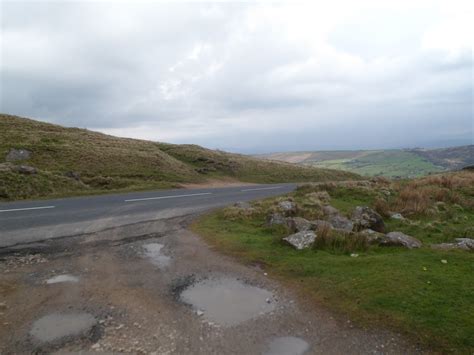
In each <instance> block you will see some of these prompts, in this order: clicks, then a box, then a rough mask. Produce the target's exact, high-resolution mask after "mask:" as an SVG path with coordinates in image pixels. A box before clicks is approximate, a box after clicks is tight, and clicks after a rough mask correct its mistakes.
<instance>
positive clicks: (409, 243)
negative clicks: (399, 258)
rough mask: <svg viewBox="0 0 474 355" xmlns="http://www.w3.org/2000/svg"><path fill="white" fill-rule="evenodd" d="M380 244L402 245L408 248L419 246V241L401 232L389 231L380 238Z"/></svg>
mask: <svg viewBox="0 0 474 355" xmlns="http://www.w3.org/2000/svg"><path fill="white" fill-rule="evenodd" d="M380 245H386V246H402V247H405V248H408V249H414V248H420V247H421V245H422V244H421V242H420V241H419V240H418V239H416V238H414V237H411V236H409V235H406V234H404V233H402V232H390V233H388V234H386V235H385V237H383V238H382V240H381V242H380Z"/></svg>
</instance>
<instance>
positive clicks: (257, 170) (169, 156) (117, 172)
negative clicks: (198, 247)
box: [0, 114, 358, 200]
mask: <svg viewBox="0 0 474 355" xmlns="http://www.w3.org/2000/svg"><path fill="white" fill-rule="evenodd" d="M21 165H26V166H30V167H33V168H35V169H36V171H34V169H33V170H31V169H29V170H30V171H28V169H26V170H25V169H24V168H20V166H21ZM223 178H226V179H229V178H230V179H234V180H239V181H242V182H252V183H273V182H275V183H277V182H298V181H325V180H347V179H355V178H358V176H357V175H355V174H352V173H345V172H344V173H343V172H340V171H334V170H328V169H316V168H312V167H303V166H295V165H293V164H289V163H281V162H271V161H263V160H260V159H256V158H252V157H248V156H244V155H239V154H231V153H225V152H221V151H213V150H210V149H206V148H202V147H199V146H195V145H173V144H165V143H157V142H151V141H145V140H138V139H129V138H118V137H113V136H109V135H106V134H102V133H98V132H93V131H89V130H86V129H79V128H65V127H61V126H58V125H53V124H49V123H44V122H39V121H35V120H31V119H27V118H21V117H17V116H11V115H5V114H0V199H3V200H15V199H24V198H38V197H52V196H64V195H71V194H90V193H100V192H104V191H129V190H140V189H156V188H171V187H180V186H181V184H186V183H204V182H206V181H207V180H209V179H223Z"/></svg>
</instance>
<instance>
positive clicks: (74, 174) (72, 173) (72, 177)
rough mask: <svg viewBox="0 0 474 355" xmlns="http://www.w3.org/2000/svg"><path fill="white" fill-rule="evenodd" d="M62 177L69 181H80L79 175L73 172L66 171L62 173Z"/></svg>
mask: <svg viewBox="0 0 474 355" xmlns="http://www.w3.org/2000/svg"><path fill="white" fill-rule="evenodd" d="M64 176H66V177H68V178H71V179H74V180H77V181H79V180H81V174H79V173H77V172H75V171H68V172H66V173H64Z"/></svg>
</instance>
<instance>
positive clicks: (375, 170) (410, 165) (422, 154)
mask: <svg viewBox="0 0 474 355" xmlns="http://www.w3.org/2000/svg"><path fill="white" fill-rule="evenodd" d="M258 157H260V158H265V159H270V160H277V161H284V162H291V163H297V164H300V165H310V166H314V167H322V168H330V169H339V170H344V171H351V172H355V173H357V174H361V175H365V176H386V177H391V178H393V177H420V176H424V175H428V174H430V173H437V172H442V171H447V170H460V169H462V168H464V167H466V166H469V165H473V164H474V145H468V146H461V147H452V148H442V149H391V150H354V151H316V152H286V153H272V154H266V155H259V156H258Z"/></svg>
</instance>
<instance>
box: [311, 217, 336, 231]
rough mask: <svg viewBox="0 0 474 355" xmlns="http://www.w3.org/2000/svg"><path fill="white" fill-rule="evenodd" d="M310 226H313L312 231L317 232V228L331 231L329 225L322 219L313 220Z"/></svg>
mask: <svg viewBox="0 0 474 355" xmlns="http://www.w3.org/2000/svg"><path fill="white" fill-rule="evenodd" d="M311 225H312V226H313V228H312V229H314V230H318V229H319V228H329V229H332V225H331V223H329V222H328V221H325V220H322V219H315V220H313V221H311Z"/></svg>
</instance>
